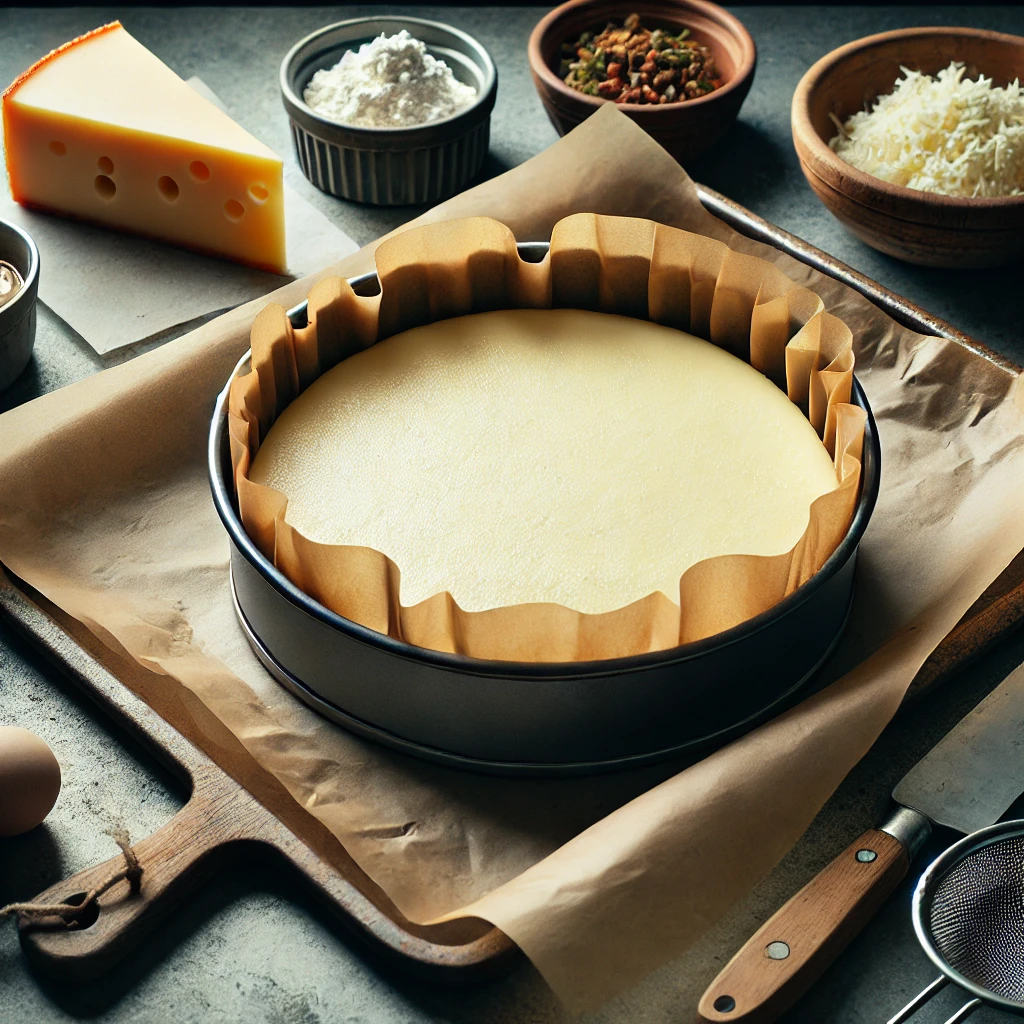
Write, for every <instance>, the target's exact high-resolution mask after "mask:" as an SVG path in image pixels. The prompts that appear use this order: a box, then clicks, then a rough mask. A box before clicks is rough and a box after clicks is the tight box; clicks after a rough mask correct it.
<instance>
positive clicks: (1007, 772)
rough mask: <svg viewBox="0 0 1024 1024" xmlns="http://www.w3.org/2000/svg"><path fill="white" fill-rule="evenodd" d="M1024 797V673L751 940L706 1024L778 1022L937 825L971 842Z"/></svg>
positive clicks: (928, 759)
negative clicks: (886, 814) (881, 819)
mask: <svg viewBox="0 0 1024 1024" xmlns="http://www.w3.org/2000/svg"><path fill="white" fill-rule="evenodd" d="M1022 792H1024V665H1021V666H1019V667H1018V668H1016V669H1014V671H1013V672H1011V673H1010V674H1009V675H1008V676H1007V677H1006V679H1004V680H1003V681H1002V682H1001V683H1000V684H999V686H997V687H996V688H995V689H994V690H993V691H992V692H991V693H990V694H989V695H988V696H987V697H986V698H985V699H984V700H983V701H982V702H981V703H980V704H979V705H978V706H977V707H976V708H975V709H974V710H973V711H971V712H970V713H969V714H968V715H967V716H966V717H965V718H963V719H962V720H961V721H960V722H959V724H958V725H957V726H956V727H955V728H954V729H953V730H952V731H951V732H950V733H948V734H947V735H946V736H945V737H944V738H943V739H942V740H940V741H939V743H937V744H936V745H935V747H933V748H932V750H931V751H930V752H929V753H928V754H927V755H926V756H925V757H924V758H923V759H922V760H921V761H919V762H918V763H917V764H916V765H915V766H914V767H913V768H912V769H911V770H910V771H909V772H908V773H907V774H906V775H905V776H904V777H903V779H902V780H901V781H900V782H899V784H898V785H897V786H896V788H895V789H894V790H893V794H892V795H893V799H894V800H895V801H896V804H897V807H896V809H895V810H894V812H893V814H892V815H891V816H890V818H889V819H888V821H886V822H885V823H884V824H883V825H882V826H881V827H880V828H877V829H868V831H867V832H865V833H864V834H863V835H862V836H860V838H858V839H857V840H856V841H855V842H854V843H852V844H851V845H850V846H848V847H847V848H846V849H845V850H844V851H843V852H842V853H841V854H840V855H839V856H838V857H836V859H835V860H834V861H832V863H831V864H829V865H828V866H827V867H826V868H824V869H823V870H822V871H821V872H819V874H818V875H817V876H816V877H815V878H813V879H812V880H811V881H810V882H808V883H807V885H805V886H804V887H803V888H802V889H801V890H800V891H799V892H798V893H797V894H796V895H795V896H793V897H792V899H790V900H789V902H788V903H786V904H785V905H784V906H782V907H781V908H780V909H779V910H777V911H776V912H775V914H774V915H773V916H772V917H771V918H770V919H769V920H768V921H767V922H766V923H765V924H764V925H763V926H762V927H761V928H759V929H758V930H757V931H756V932H755V933H754V935H753V936H751V938H750V939H749V940H748V941H747V943H746V944H745V945H744V946H743V948H742V949H740V951H739V952H738V953H737V954H736V955H735V956H734V957H733V958H732V960H730V961H729V963H728V964H726V966H725V967H724V968H723V969H722V971H721V973H720V974H719V975H718V977H717V978H715V980H714V981H713V982H712V983H711V985H710V986H709V987H708V989H707V991H706V992H705V993H704V996H703V997H702V999H701V1001H700V1004H699V1007H698V1019H699V1020H702V1021H708V1022H714V1024H720V1022H730V1024H735V1022H740V1021H742V1022H743V1024H765V1022H769V1021H774V1020H776V1019H777V1018H778V1017H779V1016H780V1015H781V1014H782V1013H784V1012H785V1011H786V1010H787V1009H789V1007H790V1006H792V1005H793V1004H794V1003H795V1002H796V1001H797V999H799V998H800V996H801V995H803V994H804V992H806V991H807V989H808V988H810V986H811V985H812V984H813V982H814V981H815V980H817V978H818V977H820V975H821V974H822V973H823V972H824V971H825V968H826V967H828V966H829V964H831V963H832V961H833V960H835V958H836V957H837V956H838V955H839V954H840V953H841V952H842V951H843V949H844V948H845V947H846V946H847V944H848V943H849V942H850V940H851V939H852V938H853V937H854V936H855V935H856V934H857V933H858V932H859V931H860V930H861V928H863V927H864V925H865V924H866V923H867V921H868V920H870V918H871V917H872V916H873V914H874V913H875V911H876V910H877V909H878V908H879V907H880V906H881V905H882V903H883V902H884V901H885V899H886V897H888V896H889V894H890V893H891V892H892V891H893V889H895V888H896V886H897V885H898V884H899V882H900V881H901V879H902V878H903V877H904V876H905V875H906V873H907V870H908V869H909V867H910V861H911V860H912V859H913V857H914V854H915V853H917V851H918V850H919V849H920V848H921V846H922V845H923V844H924V842H925V840H926V839H927V838H928V834H929V832H930V831H931V827H932V824H933V823H934V824H940V825H947V826H949V827H950V828H954V829H957V830H958V831H960V832H965V833H970V832H974V831H976V830H978V829H980V828H984V827H985V826H987V825H991V824H993V823H994V822H995V821H997V820H998V818H999V817H1000V815H1002V814H1003V813H1004V812H1005V811H1006V809H1007V808H1008V807H1009V806H1010V804H1012V803H1013V801H1014V800H1016V799H1017V797H1018V796H1020V794H1021V793H1022Z"/></svg>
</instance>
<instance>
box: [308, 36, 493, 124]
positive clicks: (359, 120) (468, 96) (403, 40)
mask: <svg viewBox="0 0 1024 1024" xmlns="http://www.w3.org/2000/svg"><path fill="white" fill-rule="evenodd" d="M302 98H303V99H304V100H305V101H306V103H307V105H308V106H310V107H312V109H313V110H315V111H316V112H317V113H318V114H320V115H321V116H322V117H326V118H327V119H328V120H331V121H337V122H338V123H339V124H351V125H356V126H358V127H360V128H408V127H411V126H413V125H418V124H427V123H429V122H430V121H439V120H440V119H441V118H443V117H451V115H452V114H456V113H458V112H459V111H460V110H463V109H464V108H465V107H468V106H469V105H470V103H472V102H473V100H475V99H476V89H474V88H473V86H471V85H465V84H464V83H462V82H460V81H459V80H458V79H457V78H456V77H455V75H453V74H452V69H451V68H450V67H448V65H447V64H445V62H444V61H443V60H437V59H436V58H434V57H432V56H431V55H430V54H429V53H427V47H426V44H425V43H423V42H421V41H420V40H419V39H416V38H414V37H413V36H411V35H409V33H408V32H407V31H406V30H405V29H402V31H401V32H399V33H398V34H397V35H393V36H385V35H384V34H383V33H381V34H380V35H379V36H378V37H377V38H376V39H374V40H373V41H372V42H369V43H364V44H363V45H362V46H360V47H359V50H358V51H356V50H349V51H348V52H347V53H346V54H345V55H344V56H343V57H342V58H341V60H340V61H338V63H337V64H335V65H334V67H333V68H325V69H323V70H321V71H318V72H317V73H316V74H315V75H313V78H312V80H311V81H310V83H309V85H307V86H306V88H305V91H304V92H303V94H302Z"/></svg>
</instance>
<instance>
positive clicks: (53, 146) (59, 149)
mask: <svg viewBox="0 0 1024 1024" xmlns="http://www.w3.org/2000/svg"><path fill="white" fill-rule="evenodd" d="M67 151H68V147H67V146H65V145H64V143H63V142H57V140H56V139H54V141H53V142H51V143H50V152H51V153H52V154H53V155H54V156H64V155H65V154H66V153H67Z"/></svg>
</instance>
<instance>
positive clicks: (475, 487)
mask: <svg viewBox="0 0 1024 1024" xmlns="http://www.w3.org/2000/svg"><path fill="white" fill-rule="evenodd" d="M249 477H250V479H251V480H253V481H255V482H256V483H261V484H266V485H268V486H270V487H274V488H276V489H277V490H279V491H281V492H282V493H283V494H284V495H285V496H286V497H287V499H288V508H287V512H286V519H287V520H288V522H289V523H291V525H292V526H294V527H295V528H296V529H297V530H299V531H300V532H301V533H303V534H304V535H305V536H306V537H308V538H310V539H311V540H316V541H320V542H321V543H324V544H352V545H358V546H365V547H370V548H375V549H376V550H378V551H382V552H384V553H385V554H386V555H389V556H390V557H391V558H392V559H393V560H394V562H395V563H396V564H397V565H398V567H399V569H400V570H401V574H402V575H401V600H402V603H403V604H406V605H412V604H416V603H418V602H419V601H423V600H425V599H426V598H428V597H431V596H432V595H434V594H437V593H441V592H442V591H445V590H447V591H448V592H450V593H451V594H452V596H453V597H454V598H455V600H456V601H457V602H458V603H459V605H461V607H462V608H464V609H466V610H467V611H482V610H483V609H486V608H495V607H500V606H502V605H511V604H527V603H531V602H537V601H553V602H556V603H558V604H563V605H567V606H568V607H570V608H575V609H576V610H578V611H582V612H607V611H612V610H613V609H615V608H621V607H622V606H624V605H627V604H629V603H631V602H633V601H638V600H640V599H641V598H643V597H646V596H647V595H648V594H650V593H651V592H652V591H655V590H660V591H661V592H662V593H664V594H665V595H667V596H668V597H669V598H670V599H671V600H673V601H676V602H678V601H679V577H680V576H682V574H683V573H684V572H685V571H686V570H687V569H688V568H689V567H690V566H691V565H693V564H694V563H695V562H698V561H700V560H701V559H704V558H711V557H713V556H715V555H727V554H753V555H777V554H781V553H782V552H785V551H788V550H789V549H790V548H791V547H792V546H793V545H794V544H795V543H796V542H797V540H799V538H800V536H801V534H802V533H803V532H804V530H805V529H806V528H807V523H808V520H809V517H810V507H811V502H813V501H814V499H815V498H817V497H818V496H819V495H822V494H825V493H827V492H828V491H831V490H834V489H835V487H836V473H835V469H834V468H833V465H832V460H831V458H830V457H829V454H828V452H827V451H826V450H825V446H824V445H823V444H822V443H821V441H820V440H819V438H818V435H817V434H816V433H815V431H814V428H813V427H812V426H811V425H810V423H808V422H807V420H806V419H805V417H804V416H803V414H802V413H801V412H800V410H799V408H797V406H795V405H794V404H793V403H792V402H791V401H790V400H789V399H788V398H787V397H786V395H785V393H784V392H782V391H780V390H779V389H778V388H777V387H776V386H775V385H774V384H773V383H772V382H771V381H770V380H768V379H767V378H766V377H764V376H762V375H761V374H760V373H758V372H757V371H756V370H755V369H753V368H752V367H751V366H749V365H748V364H747V363H745V362H743V361H742V360H740V359H737V358H736V357H735V356H733V355H730V354H729V353H728V352H725V351H724V350H722V349H720V348H716V347H715V346H714V345H712V344H710V343H709V342H706V341H702V340H700V339H699V338H695V337H693V336H692V335H689V334H684V333H683V332H682V331H677V330H673V329H672V328H670V327H663V326H660V325H658V324H653V323H648V322H647V321H645V320H633V319H629V318H626V317H621V316H613V315H610V314H607V313H591V312H586V311H583V310H577V309H558V310H555V309H517V310H498V311H495V312H491V313H479V314H475V315H471V316H464V317H460V318H458V319H454V320H442V321H439V322H438V323H433V324H429V325H427V326H425V327H417V328H415V329H413V330H410V331H406V332H404V333H402V334H396V335H394V336H393V337H391V338H388V339H387V340H385V341H382V342H380V343H379V344H377V345H374V346H373V347H372V348H369V349H367V350H366V351H364V352H360V353H358V354H357V355H354V356H352V357H350V358H349V359H346V360H345V361H344V362H342V363H339V364H338V365H337V366H335V367H334V368H333V369H331V370H328V371H327V373H325V374H324V375H323V376H322V377H320V378H319V379H318V380H316V381H314V382H313V383H312V384H311V385H310V386H309V388H307V389H306V391H304V392H303V393H302V394H301V395H300V396H299V397H298V398H297V399H296V400H295V401H294V402H292V403H291V405H289V406H288V407H287V408H286V409H284V411H283V412H282V413H281V415H280V416H279V417H278V419H277V421H276V422H275V423H274V425H273V426H272V427H271V428H270V431H269V433H268V434H267V436H266V437H265V438H264V440H263V442H262V444H261V446H260V449H259V452H258V453H257V455H256V459H255V461H254V462H253V465H252V467H251V469H250V472H249Z"/></svg>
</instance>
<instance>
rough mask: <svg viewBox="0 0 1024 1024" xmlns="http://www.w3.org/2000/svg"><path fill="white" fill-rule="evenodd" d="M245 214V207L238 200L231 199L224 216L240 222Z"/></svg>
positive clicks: (225, 205) (226, 205) (226, 204)
mask: <svg viewBox="0 0 1024 1024" xmlns="http://www.w3.org/2000/svg"><path fill="white" fill-rule="evenodd" d="M243 213H245V207H244V206H243V205H242V204H241V203H240V202H239V201H238V200H237V199H229V200H228V201H227V202H226V203H225V204H224V215H225V216H226V217H227V218H228V219H229V220H238V219H239V218H240V217H241V216H242V214H243Z"/></svg>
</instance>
